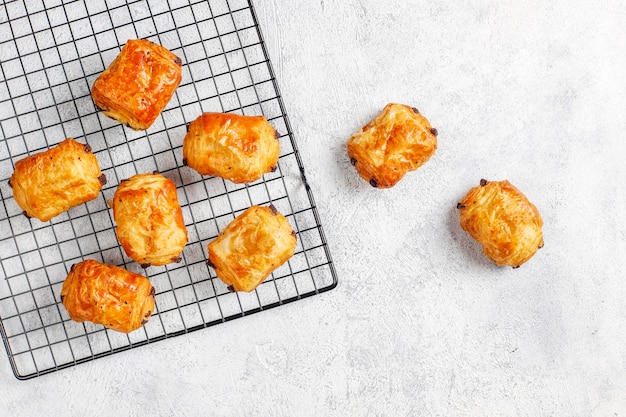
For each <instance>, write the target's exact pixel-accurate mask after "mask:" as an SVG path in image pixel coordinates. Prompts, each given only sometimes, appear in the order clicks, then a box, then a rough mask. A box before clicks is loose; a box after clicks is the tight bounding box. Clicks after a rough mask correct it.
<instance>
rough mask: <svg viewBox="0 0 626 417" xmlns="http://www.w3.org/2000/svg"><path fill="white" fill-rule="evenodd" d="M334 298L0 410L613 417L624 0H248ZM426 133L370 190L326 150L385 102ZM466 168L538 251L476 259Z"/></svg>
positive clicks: (617, 401) (625, 283) (618, 383)
mask: <svg viewBox="0 0 626 417" xmlns="http://www.w3.org/2000/svg"><path fill="white" fill-rule="evenodd" d="M254 4H255V6H256V11H257V14H258V16H259V21H260V25H261V28H262V30H263V33H264V36H265V40H266V42H267V48H268V50H269V53H270V56H271V59H272V62H273V65H274V69H275V72H276V77H277V79H278V83H279V85H280V88H281V92H282V95H283V99H284V102H285V105H286V109H287V113H288V115H289V117H290V121H291V124H292V127H293V130H294V135H295V139H296V141H297V143H298V145H299V148H300V152H301V156H302V159H303V161H304V165H305V166H306V168H307V172H308V179H309V181H310V184H311V187H312V190H313V193H314V195H315V198H316V202H317V205H318V207H319V211H320V216H321V220H322V224H323V226H324V229H325V232H326V235H327V238H328V242H329V245H330V248H331V252H332V255H333V259H334V261H335V266H336V268H337V271H338V275H339V285H338V287H337V288H336V289H335V290H333V291H331V292H329V293H326V294H323V295H320V296H316V297H313V298H309V299H306V300H303V301H299V302H297V303H293V304H290V305H287V306H283V307H280V308H276V309H272V310H270V311H266V312H263V313H261V314H256V315H254V316H251V317H247V318H244V319H240V320H235V321H233V322H229V323H226V324H224V325H219V326H215V327H212V328H209V329H206V330H202V331H198V332H194V333H192V334H189V335H185V336H182V337H177V338H174V339H171V340H167V341H163V342H159V343H156V344H154V345H149V346H145V347H141V348H138V349H133V350H131V351H127V352H124V353H120V354H116V355H113V356H109V357H106V358H103V359H98V360H96V361H92V362H89V363H86V364H82V365H79V366H76V367H73V368H71V369H67V370H63V371H60V372H56V373H54V374H51V375H47V376H43V377H39V378H36V379H34V380H30V381H25V382H21V381H17V380H16V379H15V378H14V377H13V375H12V373H11V370H10V367H9V363H8V360H7V359H6V355H4V352H2V356H5V357H4V358H2V357H0V387H2V393H1V394H0V415H2V416H14V417H18V416H39V415H47V416H69V415H77V416H114V415H117V416H147V415H155V416H197V415H215V416H328V415H337V416H622V415H625V414H626V390H625V389H624V387H626V343H625V340H626V313H625V312H626V301H625V297H624V294H626V280H625V278H624V274H625V273H624V271H625V270H626V268H625V263H624V259H625V255H626V220H625V219H626V217H625V216H624V213H623V207H624V206H625V205H626V172H625V169H624V160H626V145H624V141H625V140H626V82H625V74H626V25H625V22H626V6H624V3H623V2H622V1H618V0H599V1H590V0H569V1H562V0H555V1H542V0H529V1H526V2H515V1H509V0H507V1H493V0H463V1H456V2H448V1H442V0H431V1H422V0H416V1H400V0H385V1H382V0H316V1H287V0H263V1H262V0H256V1H255V2H254ZM390 101H394V102H400V103H406V104H410V105H412V106H415V107H417V108H419V109H420V111H421V112H422V113H423V114H424V115H425V116H426V117H428V118H429V120H430V121H431V123H432V124H433V125H434V126H435V127H437V129H438V130H439V148H438V150H437V153H436V154H435V156H434V157H433V158H432V159H431V160H430V161H429V162H428V163H426V164H425V165H424V166H423V167H422V168H420V169H419V170H417V171H415V172H413V173H410V174H408V175H407V176H406V177H405V178H404V179H403V180H402V181H401V182H400V183H399V184H398V185H397V186H396V187H394V188H392V189H389V190H376V189H373V188H371V187H370V186H369V185H368V184H366V183H365V182H364V181H362V180H361V179H360V178H359V177H358V176H357V175H356V173H355V171H354V169H353V168H352V167H351V166H350V163H349V160H348V158H347V157H346V152H345V142H346V140H347V139H348V138H349V137H350V135H351V134H352V133H353V132H354V131H355V130H357V129H358V128H359V127H360V126H361V125H363V124H364V123H366V122H367V121H369V120H370V119H371V118H372V117H373V116H375V115H376V114H377V113H378V111H380V109H381V108H382V107H383V106H384V105H385V104H386V103H388V102H390ZM481 178H487V179H491V180H498V179H508V180H510V181H511V182H512V183H513V184H515V185H516V186H517V187H518V188H519V189H521V190H522V191H523V192H524V193H525V194H526V195H527V196H528V198H529V199H530V200H531V201H533V202H534V203H535V205H536V206H537V207H538V209H539V210H540V212H541V214H542V216H543V219H544V222H545V226H544V234H545V247H544V248H543V249H542V250H541V251H539V252H538V253H537V255H536V256H535V257H534V258H532V259H531V260H530V261H529V262H528V263H527V264H525V265H523V266H522V267H521V268H519V269H517V270H513V269H511V268H499V267H496V266H494V265H493V264H491V263H490V262H489V261H488V260H487V259H486V258H485V257H484V256H483V255H482V254H481V251H480V248H479V246H478V245H477V244H476V243H475V242H473V241H472V240H471V239H470V238H469V237H468V236H467V235H466V234H465V233H464V232H463V231H462V230H461V229H460V227H459V226H458V214H457V212H456V209H455V206H456V203H457V201H458V200H459V199H460V198H461V197H462V196H463V195H464V194H465V193H466V192H467V190H469V188H470V187H472V186H474V185H476V184H477V183H478V181H479V180H480V179H481Z"/></svg>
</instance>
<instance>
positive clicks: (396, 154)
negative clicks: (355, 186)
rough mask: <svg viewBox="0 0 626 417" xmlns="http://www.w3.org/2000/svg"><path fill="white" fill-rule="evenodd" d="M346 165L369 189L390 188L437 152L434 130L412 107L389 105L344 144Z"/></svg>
mask: <svg viewBox="0 0 626 417" xmlns="http://www.w3.org/2000/svg"><path fill="white" fill-rule="evenodd" d="M347 149H348V156H349V157H350V162H351V163H352V165H354V167H355V168H356V170H357V172H358V173H359V175H360V176H361V177H362V178H363V179H364V180H365V181H367V182H369V183H370V184H371V185H372V187H375V188H390V187H393V186H394V185H396V183H397V182H398V181H400V180H401V179H402V177H403V176H404V175H405V174H406V173H407V172H408V171H414V170H416V169H417V168H419V167H420V166H421V165H422V164H424V163H425V162H426V161H428V159H430V157H431V156H433V154H434V153H435V150H436V149H437V129H434V128H433V127H432V126H431V125H430V123H429V122H428V120H427V119H426V118H425V117H424V116H422V115H421V114H420V113H419V111H418V110H417V109H416V108H414V107H409V106H405V105H403V104H395V103H390V104H387V106H385V108H384V109H383V111H382V112H381V113H380V114H379V115H378V116H376V118H374V119H373V120H372V121H371V122H369V123H368V124H367V125H365V126H364V127H363V128H361V130H359V131H358V132H357V133H355V134H354V135H353V136H352V137H351V138H350V139H349V140H348V143H347Z"/></svg>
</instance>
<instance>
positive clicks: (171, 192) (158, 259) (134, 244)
mask: <svg viewBox="0 0 626 417" xmlns="http://www.w3.org/2000/svg"><path fill="white" fill-rule="evenodd" d="M111 207H112V209H113V217H114V219H115V222H116V223H117V227H116V233H117V238H118V240H119V241H120V243H121V245H122V247H123V248H124V251H125V252H126V254H127V255H128V256H129V257H130V258H131V259H133V260H134V261H136V262H138V263H140V264H141V265H142V266H144V267H148V266H150V265H154V266H160V265H165V264H168V263H172V262H180V260H181V259H180V254H181V252H182V251H183V248H184V247H185V245H186V244H187V229H186V227H185V221H184V219H183V212H182V210H181V208H180V204H179V203H178V196H177V194H176V185H175V184H174V182H173V181H172V180H170V179H168V178H166V177H164V176H163V175H161V174H158V173H152V174H137V175H135V176H133V177H131V178H130V179H128V180H124V181H122V182H121V183H120V185H119V186H118V188H117V190H116V191H115V195H114V196H113V200H112V201H111Z"/></svg>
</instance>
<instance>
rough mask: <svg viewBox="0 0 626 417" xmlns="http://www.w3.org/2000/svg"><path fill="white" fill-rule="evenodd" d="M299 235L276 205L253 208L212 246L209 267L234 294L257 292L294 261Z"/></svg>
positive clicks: (227, 228)
mask: <svg viewBox="0 0 626 417" xmlns="http://www.w3.org/2000/svg"><path fill="white" fill-rule="evenodd" d="M295 249H296V234H295V233H294V232H293V230H292V228H291V225H290V224H289V221H288V220H287V219H286V218H285V217H284V216H283V215H282V214H280V213H279V212H277V211H276V209H275V208H274V206H270V207H259V206H252V207H250V208H248V209H247V210H246V211H244V212H243V213H242V214H240V215H239V216H237V218H235V220H233V221H232V222H231V223H230V224H229V225H228V226H227V227H226V228H225V229H224V230H223V231H222V232H221V233H220V234H219V236H218V237H217V238H216V239H215V240H213V241H212V242H211V243H209V246H208V252H209V265H211V266H212V267H213V268H214V269H215V273H216V274H217V276H218V277H219V278H220V279H221V280H222V281H224V283H226V285H229V286H232V289H233V290H234V291H247V292H250V291H252V290H254V289H255V288H256V287H257V286H259V284H261V282H263V281H264V280H265V279H266V278H267V277H268V276H269V275H270V274H271V273H272V271H274V270H275V269H276V268H278V267H279V266H280V265H282V264H283V263H285V262H286V261H287V260H288V259H289V258H291V257H292V256H293V254H294V252H295Z"/></svg>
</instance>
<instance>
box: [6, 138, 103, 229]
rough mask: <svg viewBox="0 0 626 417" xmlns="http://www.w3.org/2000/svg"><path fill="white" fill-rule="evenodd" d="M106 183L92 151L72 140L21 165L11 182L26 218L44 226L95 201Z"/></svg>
mask: <svg viewBox="0 0 626 417" xmlns="http://www.w3.org/2000/svg"><path fill="white" fill-rule="evenodd" d="M105 183H106V177H105V175H104V174H102V172H101V171H100V165H99V164H98V160H97V159H96V156H95V155H94V154H93V152H92V151H91V147H90V146H89V145H84V144H82V143H79V142H77V141H76V140H74V139H72V138H67V139H65V140H64V141H63V142H61V143H59V144H58V145H56V146H54V147H53V148H50V149H49V150H47V151H45V152H40V153H36V154H33V155H30V156H28V157H26V158H24V159H21V160H19V161H17V162H16V163H15V171H14V172H13V175H11V179H10V180H9V184H10V186H11V188H12V189H13V197H14V198H15V202H16V203H17V204H18V205H19V206H20V208H22V209H23V210H24V214H25V215H26V216H28V217H35V218H37V219H39V220H41V221H42V222H46V221H48V220H50V219H52V218H53V217H56V216H58V215H59V214H61V213H63V212H64V211H67V210H69V209H70V208H72V207H75V206H78V205H80V204H83V203H86V202H87V201H90V200H93V199H94V198H96V197H97V196H98V193H99V192H100V189H101V188H102V186H103V185H104V184H105Z"/></svg>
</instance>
